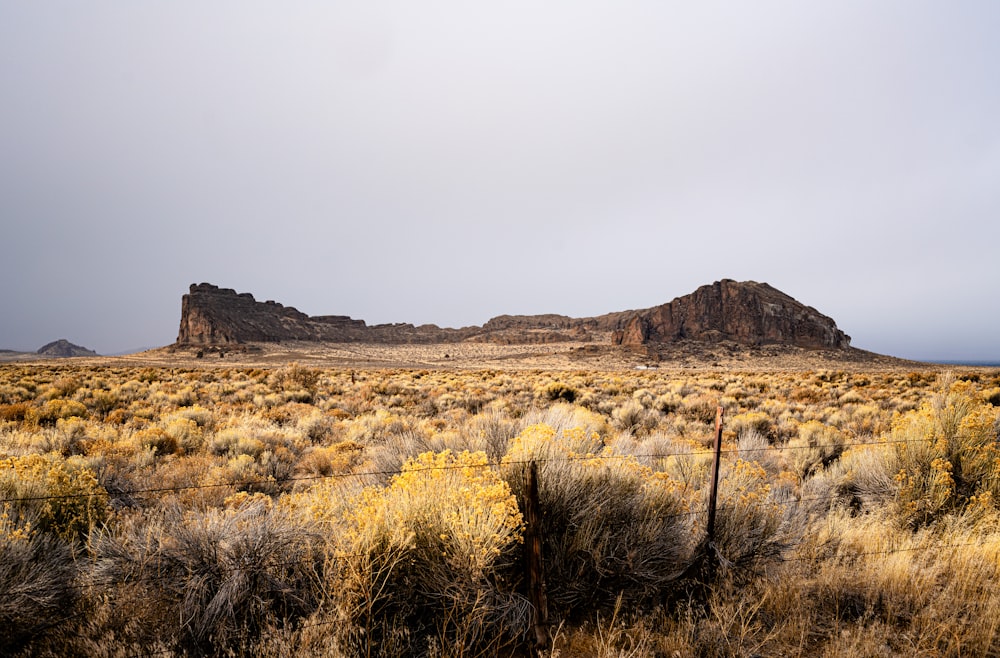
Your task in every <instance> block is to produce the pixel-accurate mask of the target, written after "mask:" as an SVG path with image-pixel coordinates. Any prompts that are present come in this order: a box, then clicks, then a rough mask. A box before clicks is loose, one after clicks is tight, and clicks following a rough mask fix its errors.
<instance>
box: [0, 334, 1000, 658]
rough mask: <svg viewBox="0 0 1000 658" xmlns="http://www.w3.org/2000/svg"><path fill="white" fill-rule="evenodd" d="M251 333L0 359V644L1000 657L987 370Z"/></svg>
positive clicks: (998, 493) (999, 379)
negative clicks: (254, 344) (136, 349)
mask: <svg viewBox="0 0 1000 658" xmlns="http://www.w3.org/2000/svg"><path fill="white" fill-rule="evenodd" d="M268 349H269V350H271V351H270V352H267V351H264V352H258V353H243V354H224V355H221V356H220V355H217V354H203V355H202V356H201V357H200V358H198V357H197V356H196V355H194V354H193V353H180V354H178V353H169V352H166V351H159V352H156V353H150V354H147V355H146V356H145V357H142V359H143V362H142V363H140V362H139V359H138V358H137V359H133V360H128V359H118V360H114V359H104V360H88V361H82V362H81V361H76V360H74V361H72V362H65V363H64V364H63V363H60V364H54V363H42V362H38V363H10V364H6V365H2V366H0V628H2V629H3V630H2V631H0V655H14V656H56V655H58V656H66V655H81V656H109V657H110V656H120V657H126V656H129V657H131V656H136V657H138V656H168V657H169V656H200V655H210V656H226V655H247V656H284V655H297V656H410V655H421V656H441V657H444V656H493V655H510V656H531V655H542V656H549V657H554V656H561V657H563V658H567V657H572V656H606V657H611V656H623V657H624V656H634V657H647V656H648V657H650V658H652V657H654V656H670V657H673V656H679V657H686V656H745V657H750V656H781V655H784V656H799V655H808V656H829V657H847V656H995V655H1000V588H998V587H997V575H998V573H997V572H998V569H1000V510H998V504H1000V503H998V501H1000V446H998V438H1000V437H998V429H1000V421H998V409H1000V371H996V370H988V369H978V370H977V369H962V370H956V371H954V372H947V371H944V370H942V369H932V368H930V367H929V366H926V367H923V368H919V367H917V366H914V367H912V368H909V367H905V368H904V367H900V365H899V364H896V365H895V366H893V364H891V363H889V362H874V363H868V364H865V363H848V364H843V367H840V368H837V367H820V366H824V365H830V363H831V362H830V360H829V359H827V358H826V357H823V356H822V355H820V356H813V357H809V356H808V355H804V356H802V359H803V360H799V361H794V362H790V361H789V360H788V359H785V360H784V361H780V362H779V360H776V359H772V360H767V359H765V360H763V361H760V360H757V361H754V360H750V359H748V358H745V356H744V355H742V354H740V353H734V352H732V350H729V351H728V352H725V353H724V352H721V351H720V352H719V353H718V354H715V355H714V357H713V358H714V360H710V361H708V362H706V363H705V365H704V367H698V365H697V362H696V361H694V360H692V359H689V360H687V361H685V360H683V359H681V358H677V359H676V360H673V361H671V359H670V358H667V359H665V360H664V359H662V358H661V357H659V358H657V360H656V362H655V363H650V361H651V360H650V359H649V358H648V357H643V356H641V355H640V356H629V357H628V359H624V360H623V359H622V358H621V355H618V356H617V357H616V358H617V360H615V359H613V358H611V357H609V356H608V355H607V354H605V353H600V354H598V353H588V351H587V349H586V347H585V346H578V347H574V348H573V349H572V350H570V351H569V352H567V351H566V350H562V351H560V350H557V349H555V348H553V349H551V350H550V351H549V352H545V350H539V349H536V350H535V352H534V356H532V357H531V358H528V357H525V356H524V355H523V354H521V353H520V352H518V350H519V349H521V348H517V347H516V346H511V347H509V348H497V347H495V346H493V347H476V348H471V347H468V348H454V347H451V346H449V347H448V348H442V347H441V346H436V347H435V348H434V349H433V350H428V348H398V349H397V350H396V351H395V352H392V353H391V354H389V353H386V351H385V350H384V349H382V351H378V350H375V351H373V352H372V353H371V354H368V353H367V352H364V353H360V352H356V353H355V354H354V356H353V357H352V356H350V355H346V356H343V360H342V361H338V360H337V359H338V358H339V357H336V356H335V355H334V354H332V353H315V354H313V355H312V356H309V355H308V354H305V355H303V354H301V353H300V355H301V356H304V358H302V359H300V361H299V362H297V363H291V364H289V363H281V357H282V352H281V351H280V350H281V349H282V348H278V347H271V348H268ZM345 349H346V348H345ZM352 349H354V348H352ZM358 349H360V348H358ZM445 349H447V350H449V351H448V352H444V350H445ZM463 349H466V350H471V351H469V352H468V353H466V352H463ZM407 350H409V351H407ZM475 350H494V351H492V352H483V351H480V352H476V351H475ZM522 351H523V350H522ZM445 354H447V356H445ZM539 354H541V355H542V356H539ZM612 356H614V355H612ZM777 356H781V355H777ZM786 356H787V355H786ZM810 358H811V359H813V360H812V361H810V360H809V359H810ZM537 359H542V360H541V361H539V360H537ZM781 363H784V364H785V367H779V366H780V364H781ZM789 363H791V364H792V365H790V366H789V365H788V364H789ZM323 364H326V365H323ZM602 364H603V365H604V366H606V367H605V368H603V369H599V368H598V367H596V366H599V365H602ZM649 365H657V366H658V367H657V368H656V369H646V370H635V369H634V368H635V367H636V366H649ZM388 366H397V367H388ZM401 366H406V367H401ZM719 406H721V407H722V408H723V409H724V414H725V415H724V423H723V432H722V438H723V442H722V459H721V463H720V478H719V497H718V506H717V510H716V520H715V532H714V536H713V537H712V541H707V539H706V527H707V521H708V519H707V517H708V499H709V494H708V492H709V489H710V488H711V480H712V477H711V470H712V463H713V452H712V450H711V447H712V444H713V439H714V434H715V419H716V410H717V407H719ZM532 469H534V471H535V472H536V473H537V495H536V496H532V495H530V493H529V490H530V489H531V485H530V484H529V480H530V475H529V474H530V472H531V470H532ZM532 501H536V502H537V505H538V518H536V519H529V518H528V517H529V514H528V509H527V506H528V505H529V503H531V502H532ZM532 548H535V549H536V551H534V552H532V550H529V549H532ZM528 554H534V555H538V554H540V555H541V569H542V572H543V576H544V578H543V582H542V585H541V586H537V585H536V586H533V585H532V579H531V576H530V573H529V572H530V568H529V564H528V563H527V562H528V561H527V560H526V557H525V556H526V555H528ZM539 595H542V596H543V597H544V609H545V612H546V616H547V617H546V619H545V620H544V621H545V622H546V623H545V624H544V625H541V624H539V623H536V622H540V621H542V620H541V617H540V615H537V614H536V612H537V610H538V605H537V603H538V601H539V599H538V597H539Z"/></svg>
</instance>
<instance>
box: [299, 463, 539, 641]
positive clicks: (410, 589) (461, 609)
mask: <svg viewBox="0 0 1000 658" xmlns="http://www.w3.org/2000/svg"><path fill="white" fill-rule="evenodd" d="M283 502H284V504H285V505H288V506H290V507H292V508H295V509H298V510H299V511H300V512H301V513H304V514H306V515H307V516H309V517H311V518H312V519H313V520H315V521H316V522H319V523H320V524H321V525H322V526H324V527H325V528H326V529H327V532H328V533H329V536H330V538H331V540H330V541H331V562H332V569H331V570H332V573H333V574H334V577H333V582H332V583H331V585H330V586H331V590H332V591H331V593H330V595H331V598H332V599H334V600H336V601H337V602H338V606H339V607H341V608H342V609H345V610H349V611H350V613H349V615H348V616H349V617H350V620H351V622H352V624H353V625H354V626H355V628H356V629H357V632H356V633H354V634H353V635H352V638H353V639H351V642H353V643H360V644H359V646H360V647H362V648H363V647H369V648H370V647H372V646H377V645H378V644H379V642H381V641H383V640H385V638H384V636H383V635H382V634H383V633H384V632H388V630H387V629H388V628H390V627H391V626H392V624H404V625H407V626H408V627H411V628H412V629H413V630H414V633H415V635H419V634H420V633H423V632H427V631H429V630H430V629H427V628H424V627H423V624H425V623H427V620H429V619H433V620H435V621H436V622H437V623H440V624H444V626H443V627H439V628H437V629H435V630H436V631H437V634H438V635H439V636H443V637H447V638H450V641H452V642H455V643H457V644H459V645H469V646H471V645H475V644H477V643H478V642H481V641H485V640H488V639H489V638H490V636H491V635H495V634H497V633H500V632H502V631H501V630H498V629H500V628H503V629H508V630H509V629H510V628H517V627H518V624H516V623H514V624H507V623H501V622H504V618H505V617H509V616H510V615H512V614H517V613H518V611H519V610H523V605H522V604H520V603H518V602H519V601H520V599H518V598H517V597H516V596H514V595H513V594H512V593H511V592H509V591H508V590H509V587H508V586H507V585H506V584H505V581H506V576H507V573H506V569H507V567H509V566H510V564H511V563H513V562H515V561H516V559H517V557H519V553H516V554H515V553H513V551H514V549H516V548H517V547H518V546H519V544H520V542H521V540H522V532H523V520H522V517H521V512H520V510H519V508H518V505H517V499H516V498H515V497H514V495H513V494H512V493H511V489H510V487H509V486H508V484H507V483H506V482H505V481H504V480H503V479H501V478H500V476H499V475H498V474H497V473H496V472H495V471H494V470H493V469H492V468H491V467H490V463H489V461H488V459H487V457H486V454H485V453H483V452H461V453H454V452H452V451H450V450H445V451H442V452H437V453H435V452H425V453H422V454H420V455H418V456H416V457H412V458H410V459H407V460H406V462H405V463H404V464H403V467H402V469H401V472H400V473H399V474H398V475H396V476H395V477H393V478H392V480H391V481H390V482H389V484H388V485H387V486H385V487H379V486H369V487H365V488H364V489H362V490H361V491H354V492H352V491H351V490H350V487H349V486H348V485H344V484H343V483H340V482H337V481H334V482H324V483H321V484H318V485H316V486H315V487H312V488H311V489H309V490H308V491H306V492H303V493H301V494H296V495H293V496H288V497H286V498H285V499H284V500H283ZM507 621H509V620H507ZM497 624H499V626H496V627H494V625H497ZM349 639H350V638H349Z"/></svg>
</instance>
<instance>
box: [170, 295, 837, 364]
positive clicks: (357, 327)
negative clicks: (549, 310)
mask: <svg viewBox="0 0 1000 658" xmlns="http://www.w3.org/2000/svg"><path fill="white" fill-rule="evenodd" d="M609 335H610V337H611V342H612V343H613V344H616V345H645V344H651V343H652V344H655V343H668V342H674V341H677V340H684V339H689V340H696V341H716V342H717V341H721V340H731V341H735V342H737V343H742V344H745V345H765V344H782V345H796V346H800V347H808V348H838V349H839V348H847V347H848V346H849V345H850V338H849V337H848V336H846V335H844V333H843V332H842V331H840V330H838V329H837V325H836V324H835V323H834V322H833V320H831V319H830V318H828V317H826V316H825V315H822V314H820V313H819V312H818V311H816V310H815V309H813V308H810V307H808V306H803V305H802V304H800V303H799V302H797V301H795V300H794V299H792V298H791V297H789V296H788V295H786V294H784V293H782V292H780V291H778V290H775V289H774V288H772V287H771V286H769V285H767V284H766V283H755V282H753V281H747V282H743V283H737V282H735V281H730V280H724V281H719V282H716V283H714V284H712V285H710V286H702V287H701V288H699V289H698V290H696V291H695V292H694V293H692V294H690V295H687V296H685V297H679V298H677V299H675V300H674V301H672V302H670V303H669V304H664V305H663V306H657V307H655V308H651V309H646V310H641V311H621V312H617V313H608V314H607V315H602V316H598V317H594V318H571V317H567V316H564V315H555V314H548V315H501V316H498V317H496V318H493V319H492V320H490V321H489V322H487V323H486V324H485V325H483V326H482V327H465V328H463V329H443V328H441V327H438V326H436V325H432V324H431V325H422V326H419V327H415V326H413V325H412V324H382V325H374V326H369V325H367V324H365V322H364V320H353V319H351V318H349V317H347V316H343V315H322V316H314V317H310V316H308V315H306V314H305V313H302V312H301V311H298V310H296V309H294V308H292V307H290V306H283V305H281V304H279V303H277V302H273V301H266V302H258V301H257V300H255V299H254V297H253V295H251V294H250V293H237V292H236V291H235V290H232V289H230V288H219V287H218V286H213V285H211V284H209V283H201V284H194V285H192V286H191V289H190V292H189V293H188V294H186V295H184V297H183V299H182V301H181V324H180V331H179V332H178V334H177V342H178V343H179V344H187V345H227V344H233V343H253V342H276V341H288V340H301V341H321V342H333V343H352V342H367V343H388V344H398V343H426V344H430V343H454V342H459V341H477V342H492V343H500V344H529V343H552V342H565V341H575V342H592V341H598V340H602V341H607V340H608V336H609Z"/></svg>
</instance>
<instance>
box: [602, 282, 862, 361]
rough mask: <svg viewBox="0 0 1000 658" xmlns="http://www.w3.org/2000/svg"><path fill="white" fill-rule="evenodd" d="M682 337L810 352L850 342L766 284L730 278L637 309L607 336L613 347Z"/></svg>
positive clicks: (830, 324)
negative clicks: (666, 301) (663, 302)
mask: <svg viewBox="0 0 1000 658" xmlns="http://www.w3.org/2000/svg"><path fill="white" fill-rule="evenodd" d="M683 339H689V340H698V341H708V342H719V341H723V340H729V341H733V342H735V343H740V344H743V345H770V344H775V345H795V346H798V347H805V348H809V349H846V348H848V347H850V344H851V338H850V336H848V335H846V334H845V333H844V332H843V331H840V330H839V329H838V328H837V324H836V323H835V322H834V321H833V320H832V319H830V318H828V317H827V316H825V315H823V314H822V313H820V312H819V311H817V310H816V309H814V308H812V307H810V306H805V305H803V304H801V303H799V302H797V301H796V300H794V299H792V298H791V297H789V296H788V295H786V294H785V293H783V292H781V291H780V290H776V289H774V288H772V287H771V286H769V285H767V284H766V283H757V282H755V281H745V282H737V281H732V280H730V279H724V280H722V281H716V282H715V283H713V284H711V285H707V286H702V287H700V288H698V289H697V290H695V291H694V292H693V293H691V294H690V295H685V296H684V297H678V298H677V299H675V300H673V301H672V302H670V303H669V304H663V305H662V306H657V307H655V308H651V309H647V310H644V311H636V312H634V313H632V314H631V315H630V316H628V317H627V318H626V319H625V320H624V322H623V323H622V324H621V326H620V327H617V328H616V330H615V331H614V333H613V335H612V342H613V343H614V344H617V345H644V344H648V343H669V342H673V341H677V340H683Z"/></svg>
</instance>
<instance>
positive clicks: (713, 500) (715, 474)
mask: <svg viewBox="0 0 1000 658" xmlns="http://www.w3.org/2000/svg"><path fill="white" fill-rule="evenodd" d="M722 413H723V411H722V407H721V406H720V407H718V408H717V409H716V411H715V448H714V451H715V455H714V456H713V458H712V488H711V489H710V490H709V494H708V527H707V528H706V530H707V533H706V534H707V540H708V547H709V550H714V548H715V546H714V544H715V508H716V506H717V505H718V501H719V461H720V460H721V458H722Z"/></svg>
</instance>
